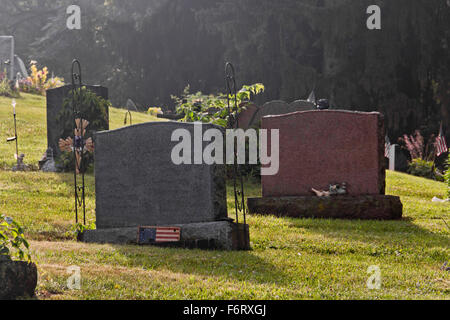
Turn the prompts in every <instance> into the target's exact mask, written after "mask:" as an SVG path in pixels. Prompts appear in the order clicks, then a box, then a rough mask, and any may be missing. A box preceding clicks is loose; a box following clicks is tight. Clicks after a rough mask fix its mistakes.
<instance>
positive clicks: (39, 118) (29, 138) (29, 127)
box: [0, 93, 160, 169]
mask: <svg viewBox="0 0 450 320" xmlns="http://www.w3.org/2000/svg"><path fill="white" fill-rule="evenodd" d="M11 102H12V99H11V98H6V97H2V96H0V168H3V169H5V168H11V167H12V166H13V165H14V164H15V162H16V160H15V159H14V154H15V152H16V145H15V143H14V142H10V143H6V139H7V138H9V137H14V118H13V108H12V105H11ZM16 103H17V105H16V113H17V135H18V137H19V139H18V142H19V154H20V153H24V154H25V163H28V164H34V165H35V166H37V163H38V161H39V160H40V159H41V158H42V155H43V154H44V152H45V150H46V149H47V113H46V100H45V97H42V96H38V95H31V94H24V93H22V94H21V97H20V98H19V99H16ZM131 114H132V119H133V124H137V123H142V122H148V121H160V119H158V118H156V117H153V116H150V115H147V114H145V113H140V112H132V113H131ZM124 119H125V110H123V109H118V108H110V110H109V122H110V129H117V128H120V127H123V126H124ZM128 123H129V120H128Z"/></svg>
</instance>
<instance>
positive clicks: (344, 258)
mask: <svg viewBox="0 0 450 320" xmlns="http://www.w3.org/2000/svg"><path fill="white" fill-rule="evenodd" d="M25 97H26V98H25V99H24V100H23V102H24V105H27V106H29V110H28V109H27V108H25V106H22V107H20V103H21V101H19V102H18V103H19V107H18V112H20V114H21V115H22V117H23V119H24V120H23V121H24V122H23V124H27V125H28V126H29V127H28V131H25V132H24V133H23V136H24V137H23V140H22V141H23V144H24V146H23V148H24V150H25V153H26V154H27V157H28V155H30V157H29V158H28V160H30V159H32V160H33V161H37V160H39V158H40V156H41V154H42V152H43V151H44V150H45V147H46V139H45V114H44V110H45V107H44V104H45V100H44V99H42V98H40V97H36V96H25ZM8 100H9V99H4V98H0V124H1V126H2V127H1V128H2V130H1V138H2V139H3V137H4V136H5V137H6V136H8V135H11V131H9V132H6V133H5V132H4V131H5V130H10V128H9V127H10V116H9V107H8V104H10V101H8ZM28 112H29V113H30V114H28ZM135 117H136V120H137V119H140V121H148V119H149V117H148V116H146V115H143V114H136V116H135ZM135 117H134V115H133V119H135ZM150 120H151V119H150ZM111 122H112V125H111V127H112V128H114V127H118V126H120V125H122V124H123V111H122V110H117V109H113V110H112V112H111ZM136 123H137V121H136ZM24 127H27V126H24ZM4 128H5V129H4ZM27 139H29V140H30V141H32V142H33V143H32V144H30V143H28V144H27ZM35 148H37V149H38V150H37V151H35V150H34V149H35ZM5 152H6V153H7V155H5V154H4V153H5ZM13 153H14V151H13V146H8V145H5V143H4V142H1V143H0V163H3V165H5V166H11V165H12V164H13V162H14V161H13V159H12V160H11V159H10V158H12V154H13ZM87 187H88V189H87V190H88V191H87V194H88V196H87V207H88V221H89V222H94V219H95V215H94V208H95V201H94V191H95V190H94V179H93V177H92V176H88V177H87ZM72 193H73V182H72V175H71V174H51V173H41V172H27V173H13V172H10V171H6V170H0V212H1V213H3V214H5V215H9V216H12V217H14V218H15V219H17V220H18V221H19V222H20V223H21V224H22V225H23V226H24V228H25V230H26V236H27V237H28V238H29V239H31V247H32V256H33V260H34V261H35V262H36V263H37V265H38V270H39V283H38V289H37V290H38V292H37V297H38V298H39V299H449V298H450V272H446V271H443V270H441V269H440V268H441V266H442V265H443V263H444V262H445V261H448V260H449V254H450V230H449V228H448V227H447V226H446V224H445V221H447V223H448V224H450V206H449V204H448V203H447V204H438V203H432V202H431V199H432V197H433V196H438V197H441V198H444V197H445V193H446V186H445V185H444V184H443V183H439V182H435V181H431V180H426V179H422V178H417V177H413V176H409V175H405V174H401V173H396V172H388V173H387V193H388V194H392V195H398V196H400V197H401V200H402V202H403V205H404V219H403V220H402V221H346V220H317V219H290V218H276V217H271V216H258V215H250V216H249V217H248V223H249V225H250V237H251V246H252V250H251V251H247V252H223V251H200V250H183V249H167V248H156V247H139V246H120V245H95V244H84V243H77V242H76V241H74V240H73V234H72V233H71V229H72V226H73V224H74V213H73V207H74V205H73V202H74V201H73V194H72ZM246 195H248V196H249V197H254V196H259V195H260V186H259V184H258V183H256V182H255V181H247V182H246ZM233 206H234V203H233V197H232V194H231V190H229V193H228V209H229V215H230V216H231V217H232V216H233V213H234V212H233ZM72 265H76V266H79V267H80V268H81V276H82V289H81V290H69V289H67V287H66V281H67V278H68V277H69V274H68V273H67V271H66V270H67V267H69V266H72ZM371 265H377V266H379V268H380V269H381V277H382V286H381V289H380V290H369V289H368V288H367V286H366V281H367V279H368V278H369V276H370V275H369V274H368V273H367V269H368V267H369V266H371Z"/></svg>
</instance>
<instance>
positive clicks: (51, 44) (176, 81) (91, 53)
mask: <svg viewBox="0 0 450 320" xmlns="http://www.w3.org/2000/svg"><path fill="white" fill-rule="evenodd" d="M75 3H76V4H79V5H81V7H82V29H81V30H75V31H71V30H68V29H67V28H66V19H67V15H66V13H65V11H66V8H67V6H68V5H69V4H74V1H72V0H57V1H55V0H41V1H34V0H23V1H14V0H0V6H1V8H2V10H1V12H0V20H1V21H2V24H1V26H0V33H1V34H12V35H14V36H15V39H16V45H17V48H16V49H17V53H18V54H19V55H20V56H22V58H24V59H34V60H37V61H39V62H41V63H43V65H46V66H48V67H49V69H50V70H54V71H55V73H56V74H58V75H61V76H63V77H64V78H65V79H69V78H70V77H69V75H68V72H69V69H70V68H69V66H70V62H71V60H72V59H73V58H74V57H78V58H79V59H80V60H81V62H82V64H83V67H84V70H85V72H84V74H85V80H86V83H90V84H102V85H105V86H107V87H109V88H110V93H111V98H112V102H113V104H114V105H124V104H125V102H126V100H127V99H128V98H129V97H131V98H132V99H133V100H135V101H136V102H137V103H138V105H140V106H141V108H142V109H143V110H146V109H147V107H148V106H152V107H153V106H164V107H167V106H170V105H171V103H172V101H171V99H170V96H171V94H175V95H177V96H180V95H181V93H182V92H183V89H184V88H185V86H186V85H188V84H190V86H191V90H192V91H193V92H197V91H202V92H223V91H224V79H223V77H224V75H223V66H224V62H225V61H226V60H230V61H232V62H233V63H234V64H235V66H236V69H237V79H238V82H239V83H238V86H239V85H242V84H243V83H264V84H265V86H266V92H265V93H264V95H261V98H260V99H259V102H263V101H266V100H272V99H284V100H287V101H292V100H294V99H298V98H305V97H307V95H308V94H309V92H310V91H311V90H312V89H313V88H315V89H316V95H317V96H318V97H320V98H322V97H323V98H329V99H330V100H331V103H332V105H333V106H335V107H343V108H349V109H357V110H364V111H373V110H378V111H381V112H383V113H384V114H385V115H386V118H387V122H386V124H387V128H388V132H389V135H390V139H391V141H392V142H396V138H397V137H399V136H401V135H403V134H405V133H407V134H410V133H413V132H414V130H416V129H420V130H421V132H422V134H423V136H424V137H425V139H428V137H429V136H430V135H431V134H432V133H437V132H438V129H439V122H440V120H443V121H444V128H445V129H446V134H447V141H450V130H449V129H448V128H449V127H450V115H449V110H450V108H449V103H450V95H449V93H448V88H449V85H450V84H449V76H448V75H449V74H450V70H449V68H450V55H448V46H449V44H450V8H449V7H448V1H444V0H426V1H425V0H413V1H411V0H397V1H383V0H363V1H351V0H350V1H349V0H280V1H272V0H130V1H119V0H108V1H104V0H89V1H88V0H79V1H75ZM372 4H378V5H379V6H380V7H381V10H382V30H376V31H370V30H368V29H367V28H366V19H367V14H366V9H367V7H368V6H369V5H372ZM172 107H173V106H172Z"/></svg>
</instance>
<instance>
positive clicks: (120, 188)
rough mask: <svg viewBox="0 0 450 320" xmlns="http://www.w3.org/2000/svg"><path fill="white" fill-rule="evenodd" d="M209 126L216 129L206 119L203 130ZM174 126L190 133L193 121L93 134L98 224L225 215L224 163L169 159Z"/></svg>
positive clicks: (129, 224) (145, 223) (151, 222)
mask: <svg viewBox="0 0 450 320" xmlns="http://www.w3.org/2000/svg"><path fill="white" fill-rule="evenodd" d="M210 128H217V129H220V127H217V126H215V125H212V124H204V125H203V127H202V130H203V132H204V131H205V130H207V129H210ZM176 129H186V130H188V131H189V132H190V133H191V136H192V139H193V138H194V124H193V123H180V122H148V123H143V124H138V125H133V126H129V127H124V128H120V129H117V130H112V131H103V132H97V133H95V134H94V143H95V155H94V156H95V190H96V217H97V229H107V228H125V227H136V226H157V225H175V224H189V223H200V222H213V221H220V220H223V219H225V218H227V204H226V184H225V168H224V166H223V165H206V164H195V165H187V164H181V165H175V164H173V162H172V159H171V154H172V149H173V147H174V146H175V145H177V144H178V143H179V142H172V141H171V137H172V133H173V132H174V130H176ZM192 143H193V142H192ZM205 145H206V143H205ZM192 154H193V152H192Z"/></svg>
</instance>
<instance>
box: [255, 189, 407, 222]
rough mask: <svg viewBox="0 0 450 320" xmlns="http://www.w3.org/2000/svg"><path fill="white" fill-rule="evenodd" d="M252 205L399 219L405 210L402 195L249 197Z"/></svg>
mask: <svg viewBox="0 0 450 320" xmlns="http://www.w3.org/2000/svg"><path fill="white" fill-rule="evenodd" d="M248 208H249V211H250V213H253V214H263V215H269V214H271V215H276V216H279V217H293V218H326V219H361V220H370V219H372V220H395V219H401V218H402V213H403V205H402V203H401V201H400V198H399V197H395V196H385V195H363V196H331V197H316V196H301V197H274V198H270V197H267V198H249V199H248Z"/></svg>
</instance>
